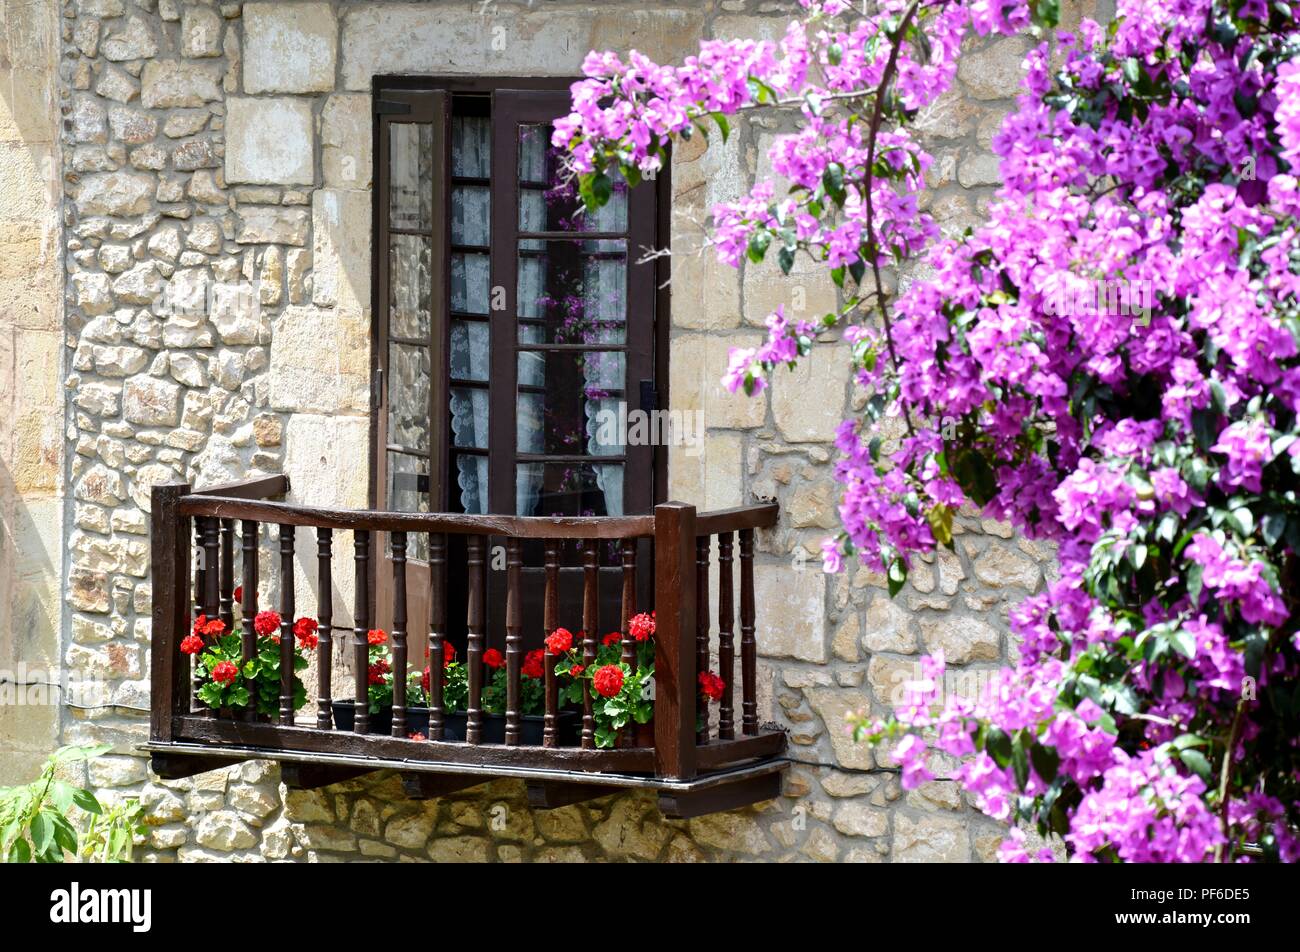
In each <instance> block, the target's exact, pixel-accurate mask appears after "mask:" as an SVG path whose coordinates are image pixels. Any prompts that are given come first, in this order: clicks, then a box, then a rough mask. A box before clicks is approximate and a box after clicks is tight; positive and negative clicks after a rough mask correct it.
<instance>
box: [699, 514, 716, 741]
mask: <svg viewBox="0 0 1300 952" xmlns="http://www.w3.org/2000/svg"><path fill="white" fill-rule="evenodd" d="M712 543H713V539H712V537H711V536H700V537H699V538H697V539H696V540H695V670H696V671H697V672H702V671H708V670H709V548H710V546H711V545H712ZM695 719H696V725H697V726H696V730H695V743H697V744H707V743H708V742H709V699H708V698H707V697H705V696H704V694H703V692H701V691H700V689H699V686H698V685H696V689H695Z"/></svg>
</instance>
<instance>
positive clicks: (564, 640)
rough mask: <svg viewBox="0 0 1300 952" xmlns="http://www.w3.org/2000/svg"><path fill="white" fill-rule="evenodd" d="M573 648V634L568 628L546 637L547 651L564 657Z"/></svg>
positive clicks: (556, 630) (558, 629) (555, 631)
mask: <svg viewBox="0 0 1300 952" xmlns="http://www.w3.org/2000/svg"><path fill="white" fill-rule="evenodd" d="M572 647H573V633H572V632H571V631H569V629H567V628H557V629H555V630H554V631H553V632H551V633H550V634H549V635H547V636H546V650H547V651H549V652H550V653H551V654H553V655H562V654H564V653H565V652H567V651H568V650H569V649H571V648H572Z"/></svg>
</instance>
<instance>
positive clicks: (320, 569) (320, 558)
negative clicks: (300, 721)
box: [245, 529, 334, 731]
mask: <svg viewBox="0 0 1300 952" xmlns="http://www.w3.org/2000/svg"><path fill="white" fill-rule="evenodd" d="M333 563H334V530H333V529H317V530H316V578H317V582H318V584H319V585H320V597H319V598H317V600H316V602H317V604H316V623H317V624H318V625H320V628H319V629H318V630H317V632H316V633H317V635H318V637H319V638H320V642H319V644H317V646H316V727H317V728H319V729H320V730H323V731H327V730H329V729H330V727H331V726H332V725H333V716H332V715H333V709H332V708H331V706H330V705H331V702H332V701H333V695H334V690H333V681H334V565H333ZM245 597H247V594H245Z"/></svg>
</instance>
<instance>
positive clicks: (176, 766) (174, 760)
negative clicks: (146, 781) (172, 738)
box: [149, 751, 244, 780]
mask: <svg viewBox="0 0 1300 952" xmlns="http://www.w3.org/2000/svg"><path fill="white" fill-rule="evenodd" d="M149 760H150V767H151V768H152V769H153V772H154V773H156V774H157V775H158V776H159V777H161V778H162V779H163V780H184V779H185V778H186V777H193V776H194V775H195V774H201V773H207V772H208V771H209V770H220V769H221V768H222V767H230V766H232V765H234V764H238V763H242V762H243V760H244V758H243V757H209V756H207V755H206V754H172V753H159V752H157V751H155V752H154V753H153V754H152V755H151V756H150V758H149Z"/></svg>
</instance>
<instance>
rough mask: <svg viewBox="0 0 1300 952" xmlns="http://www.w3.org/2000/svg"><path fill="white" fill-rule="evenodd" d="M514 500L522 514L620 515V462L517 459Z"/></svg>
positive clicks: (621, 487)
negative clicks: (593, 463)
mask: <svg viewBox="0 0 1300 952" xmlns="http://www.w3.org/2000/svg"><path fill="white" fill-rule="evenodd" d="M515 502H516V512H517V513H518V514H519V515H521V516H621V515H623V464H622V463H601V464H599V465H592V464H590V463H520V464H518V465H517V466H516V468H515Z"/></svg>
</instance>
